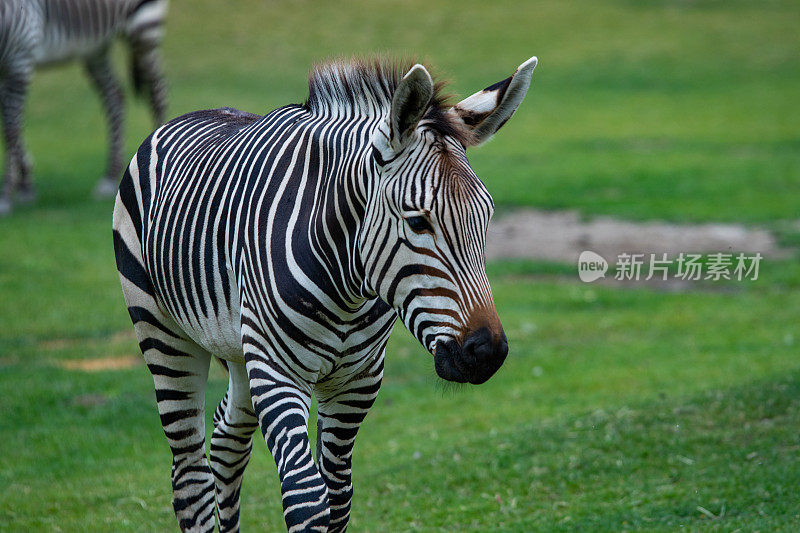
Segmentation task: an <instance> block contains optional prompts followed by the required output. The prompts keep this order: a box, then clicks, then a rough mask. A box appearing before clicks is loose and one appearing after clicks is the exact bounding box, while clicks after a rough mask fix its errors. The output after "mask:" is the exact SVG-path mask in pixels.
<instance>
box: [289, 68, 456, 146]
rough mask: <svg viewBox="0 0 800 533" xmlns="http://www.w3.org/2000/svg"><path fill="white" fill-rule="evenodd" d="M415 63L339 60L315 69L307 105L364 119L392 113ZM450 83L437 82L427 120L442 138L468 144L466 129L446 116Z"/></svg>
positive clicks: (319, 110) (312, 73)
mask: <svg viewBox="0 0 800 533" xmlns="http://www.w3.org/2000/svg"><path fill="white" fill-rule="evenodd" d="M412 66H414V61H411V60H408V59H404V60H397V61H391V60H387V59H384V58H370V59H349V60H344V59H339V60H334V61H329V62H326V63H321V64H318V65H315V66H314V68H313V70H312V71H311V73H310V74H309V76H308V99H307V100H306V101H305V103H304V104H303V105H304V107H305V108H306V109H308V110H309V111H310V112H311V113H322V112H331V111H335V112H337V113H338V114H341V115H352V116H359V115H361V116H364V115H369V116H373V115H376V114H378V115H382V114H384V113H388V112H389V109H390V107H391V104H392V96H393V95H394V91H395V89H396V88H397V86H398V84H399V83H400V80H402V79H403V76H405V74H406V73H407V72H408V71H409V70H410V69H411V67H412ZM446 86H447V83H446V82H444V81H441V80H440V81H436V82H435V84H434V93H433V98H431V102H430V104H429V106H428V110H427V111H426V112H425V115H424V117H423V119H424V120H425V121H426V124H425V126H426V127H427V128H429V129H432V130H434V131H437V132H438V133H439V134H441V135H447V136H451V137H454V138H455V139H457V140H459V141H461V142H462V143H466V141H467V140H468V137H469V132H467V131H466V130H465V129H464V128H463V126H461V125H459V124H458V123H457V122H456V121H455V120H454V119H453V118H451V117H450V116H448V114H447V113H446V112H447V110H448V109H449V108H450V106H451V104H450V103H449V99H450V95H447V94H445V93H444V89H445V87H446Z"/></svg>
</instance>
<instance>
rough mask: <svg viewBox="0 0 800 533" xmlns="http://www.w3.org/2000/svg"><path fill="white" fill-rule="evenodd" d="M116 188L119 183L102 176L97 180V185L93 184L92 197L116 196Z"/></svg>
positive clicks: (101, 198) (103, 198)
mask: <svg viewBox="0 0 800 533" xmlns="http://www.w3.org/2000/svg"><path fill="white" fill-rule="evenodd" d="M118 189H119V184H118V183H117V181H116V180H114V179H111V178H102V179H101V180H100V181H98V182H97V185H95V186H94V197H95V198H97V199H99V200H105V199H107V198H113V197H114V196H116V194H117V190H118Z"/></svg>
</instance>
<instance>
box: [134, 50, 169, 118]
mask: <svg viewBox="0 0 800 533" xmlns="http://www.w3.org/2000/svg"><path fill="white" fill-rule="evenodd" d="M157 45H158V43H150V42H148V41H147V40H141V41H137V40H132V41H131V61H132V63H133V84H134V89H135V90H136V92H137V93H141V92H146V94H147V98H148V100H149V101H150V109H151V110H152V113H153V121H154V122H155V123H156V125H161V124H163V123H164V119H165V118H166V112H167V83H166V82H165V81H164V73H163V70H162V67H161V56H160V54H159V51H158V48H156V46H157Z"/></svg>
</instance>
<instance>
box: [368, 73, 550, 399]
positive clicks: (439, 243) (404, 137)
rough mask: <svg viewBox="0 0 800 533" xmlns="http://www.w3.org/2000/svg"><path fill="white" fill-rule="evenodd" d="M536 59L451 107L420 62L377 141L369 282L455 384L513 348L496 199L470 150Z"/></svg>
mask: <svg viewBox="0 0 800 533" xmlns="http://www.w3.org/2000/svg"><path fill="white" fill-rule="evenodd" d="M536 62H537V60H536V58H535V57H534V58H531V59H530V60H528V61H526V62H525V63H523V64H522V65H521V66H520V67H519V68H518V69H517V71H516V72H515V73H514V74H513V75H512V76H510V77H509V78H507V79H505V80H503V81H501V82H498V83H496V84H494V85H491V86H490V87H487V88H486V89H484V90H482V91H479V92H477V93H475V94H474V95H472V96H470V97H469V98H466V99H465V100H463V101H461V102H460V103H458V104H456V105H455V106H452V107H449V108H448V107H447V106H444V105H443V104H442V103H441V99H440V98H439V96H438V94H437V90H436V87H435V86H434V83H433V81H432V80H431V77H430V75H429V74H428V72H427V70H425V67H423V66H422V65H415V66H414V67H412V68H411V70H409V71H408V73H407V74H406V75H405V76H404V77H403V78H402V80H400V81H399V83H398V84H397V87H396V88H395V90H394V93H393V95H392V100H391V110H390V112H389V113H388V115H387V116H386V119H385V121H382V122H381V123H380V125H379V127H378V129H377V130H376V132H375V133H374V135H373V137H372V152H373V153H372V157H373V159H374V167H375V169H376V172H377V175H378V176H377V177H376V178H375V183H377V187H374V188H373V191H372V192H371V193H370V195H369V198H368V202H367V208H366V213H365V220H364V226H363V231H362V233H361V239H360V243H359V244H360V250H361V259H362V262H363V264H364V267H365V272H366V279H365V285H366V288H367V290H368V291H369V292H370V293H373V294H377V295H378V296H380V297H381V298H382V299H383V300H384V301H385V302H386V303H388V304H389V305H391V306H392V307H393V308H394V309H395V311H396V312H397V315H398V316H399V317H400V319H401V320H402V321H403V323H404V324H405V325H406V327H407V328H408V330H409V331H410V332H411V333H412V334H413V335H414V336H415V337H416V338H417V339H418V340H419V342H420V343H422V345H423V346H424V347H425V348H426V349H428V350H429V351H430V352H431V353H432V354H433V355H434V362H435V368H436V373H437V374H438V375H439V376H440V377H441V378H443V379H445V380H448V381H456V382H462V383H463V382H469V383H474V384H478V383H483V382H485V381H486V380H488V379H489V378H490V377H491V376H492V375H493V374H494V373H495V372H496V371H497V369H499V368H500V366H501V365H502V364H503V361H504V360H505V358H506V355H507V353H508V343H507V340H506V336H505V333H504V331H503V327H502V325H501V323H500V319H499V317H498V315H497V310H496V309H495V305H494V300H493V298H492V291H491V288H490V286H489V282H488V280H487V278H486V270H485V245H486V232H487V228H488V225H489V219H490V218H491V216H492V213H493V211H494V203H493V201H492V197H491V195H490V194H489V192H488V191H487V190H486V187H485V186H484V185H483V183H482V182H481V181H480V180H479V179H478V177H477V176H476V175H475V172H474V171H473V170H472V168H471V167H470V165H469V162H468V161H467V157H466V148H467V147H468V146H475V145H477V144H480V143H482V142H484V141H486V140H487V139H489V138H490V137H491V136H492V135H493V134H494V133H495V132H496V131H497V130H498V129H499V128H500V127H501V126H502V125H503V124H505V122H506V121H507V120H508V119H509V118H511V115H513V113H514V111H515V110H516V109H517V107H518V106H519V104H520V103H521V102H522V99H523V98H524V97H525V94H526V92H527V90H528V87H529V85H530V80H531V75H532V73H533V69H534V67H535V66H536Z"/></svg>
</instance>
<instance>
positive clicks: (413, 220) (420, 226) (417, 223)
mask: <svg viewBox="0 0 800 533" xmlns="http://www.w3.org/2000/svg"><path fill="white" fill-rule="evenodd" d="M406 223H408V227H409V228H411V230H412V231H414V232H415V233H423V232H426V231H430V232H433V227H432V226H431V223H430V221H429V220H428V219H427V217H424V216H421V215H417V216H413V217H408V218H406Z"/></svg>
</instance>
